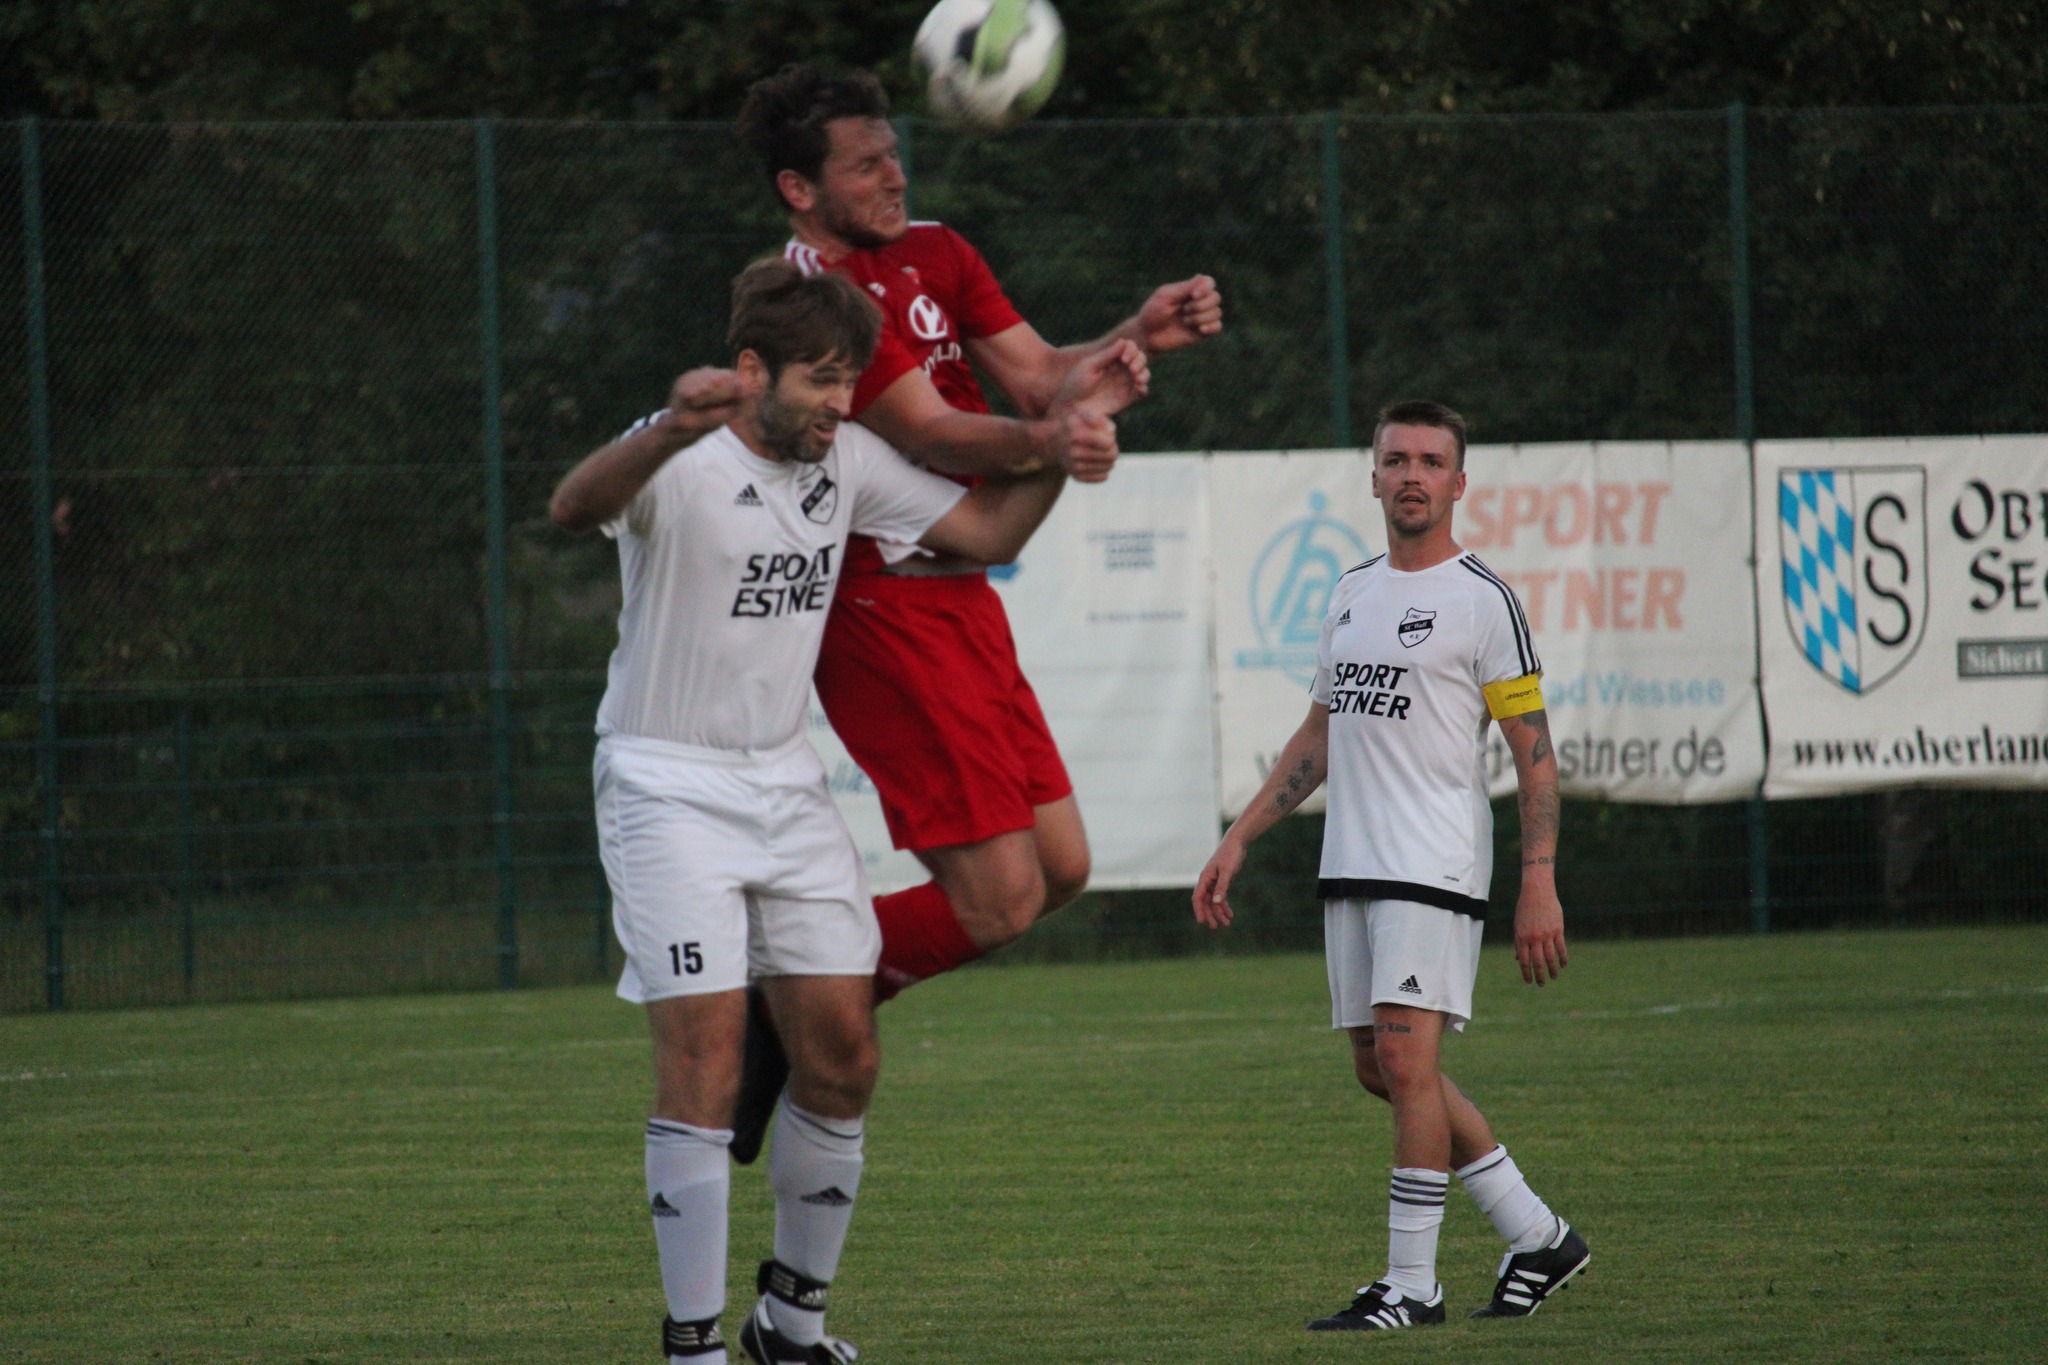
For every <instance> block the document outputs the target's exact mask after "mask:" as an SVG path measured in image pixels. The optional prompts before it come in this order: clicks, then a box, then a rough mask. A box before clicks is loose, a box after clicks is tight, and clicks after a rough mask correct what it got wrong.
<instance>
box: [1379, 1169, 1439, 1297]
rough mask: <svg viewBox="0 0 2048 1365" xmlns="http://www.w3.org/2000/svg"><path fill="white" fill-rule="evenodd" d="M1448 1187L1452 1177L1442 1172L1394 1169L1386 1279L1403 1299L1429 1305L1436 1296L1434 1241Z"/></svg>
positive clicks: (1388, 1228) (1388, 1191) (1389, 1200)
mask: <svg viewBox="0 0 2048 1365" xmlns="http://www.w3.org/2000/svg"><path fill="white" fill-rule="evenodd" d="M1450 1188H1451V1178H1450V1176H1448V1175H1446V1174H1445V1173H1444V1172H1442V1171H1430V1170H1424V1169H1423V1168H1421V1167H1419V1166H1396V1167H1395V1168H1394V1178H1393V1180H1392V1181H1391V1182H1389V1184H1388V1186H1387V1275H1386V1280H1387V1283H1388V1284H1390V1285H1392V1286H1394V1288H1396V1289H1398V1290H1400V1291H1401V1296H1402V1297H1403V1298H1409V1299H1414V1300H1416V1301H1417V1302H1420V1303H1428V1302H1429V1301H1430V1300H1431V1299H1433V1298H1435V1297H1436V1240H1437V1235H1438V1234H1439V1233H1441V1232H1442V1231H1443V1226H1444V1195H1445V1193H1446V1192H1448V1191H1449V1189H1450Z"/></svg>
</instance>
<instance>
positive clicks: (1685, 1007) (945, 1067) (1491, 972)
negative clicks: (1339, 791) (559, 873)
mask: <svg viewBox="0 0 2048 1365" xmlns="http://www.w3.org/2000/svg"><path fill="white" fill-rule="evenodd" d="M1327 1009H1328V1007H1327V1004H1326V1003H1325V998H1324V994H1323V984H1322V966H1321V962H1320V961H1319V960H1318V959H1316V958H1313V957H1305V956H1289V957H1252V958H1198V959H1182V960H1179V961H1171V962H1156V963H1139V964H1131V965H1115V966H1018V967H1012V968H1005V969H994V970H978V971H972V972H967V973H962V974H960V975H958V976H956V977H953V978H951V979H947V980H942V981H937V982H933V983H930V984H928V985H926V986H923V987H920V988H919V989H918V990H916V991H914V992H912V993H911V994H909V995H907V996H905V997H904V998H903V999H902V1000H900V1001H898V1002H896V1003H895V1004H893V1005H891V1006H889V1007H888V1008H887V1009H886V1010H885V1011H884V1015H883V1017H884V1021H885V1022H884V1047H885V1062H884V1075H883V1081H882V1088H881V1091H880V1093H879V1095H878V1097H877V1101H876V1105H875V1111H874V1114H873V1117H872V1121H871V1123H870V1129H869V1131H870V1137H869V1142H868V1168H867V1175H866V1178H865V1179H866V1183H865V1184H864V1185H863V1187H862V1193H861V1207H860V1213H859V1216H858V1217H857V1219H856V1220H855V1225H854V1238H853V1242H852V1244H851V1247H850V1249H849V1252H848V1255H847V1258H846V1263H845V1265H844V1267H843V1269H842V1273H841V1277H840V1280H839V1284H838V1288H837V1290H836V1292H835V1301H836V1306H835V1308H834V1315H833V1328H834V1330H835V1331H837V1332H840V1333H842V1334H844V1335H846V1336H848V1337H850V1338H852V1339H853V1340H855V1341H857V1342H859V1343H861V1345H862V1347H863V1352H864V1359H866V1360H869V1361H873V1362H876V1365H888V1362H895V1361H902V1362H919V1363H920V1365H924V1363H930V1365H939V1363H941V1362H962V1363H963V1365H964V1363H965V1362H990V1361H1017V1362H1024V1361H1031V1362H1043V1361H1059V1362H1091V1361H1100V1362H1140V1361H1173V1362H1186V1361H1217V1362H1237V1361H1267V1360H1272V1361H1309V1362H1322V1361H1352V1360H1359V1359H1366V1358H1370V1359H1374V1360H1385V1361H1404V1362H1407V1361H1454V1360H1455V1361H1459V1362H1486V1361H1496V1360H1499V1361H1510V1360H1512V1361H1536V1360H1571V1361H1583V1362H1606V1361H1646V1362H1648V1361H1656V1362H1670V1361H1685V1362H1700V1361H1714V1360H1730V1361H1735V1360H1740V1361H1772V1362H1778V1361H1784V1362H1791V1361H1845V1362H1846V1361H1858V1362H1866V1361H1923V1360H1954V1361H2020V1360H2041V1359H2043V1358H2044V1356H2048V1295H2044V1294H2043V1292H2042V1284H2043V1276H2042V1266H2043V1265H2044V1263H2048V1233H2044V1226H2048V926H2029V927H2019V928H1987V929H1965V930H1942V931H1927V932H1910V933H1877V932H1869V933H1854V934H1828V935H1810V936H1806V935H1801V936H1781V937H1773V938H1768V939H1747V938H1740V939H1708V940H1673V941H1654V942H1632V943H1589V944H1585V945H1582V946H1580V947H1579V948H1578V949H1577V950H1576V952H1575V954H1574V956H1573V960H1572V966H1571V969H1570V970H1569V972H1568V973H1567V974H1566V977H1565V979H1564V980H1563V981H1561V982H1560V983H1558V984H1557V985H1555V986H1552V987H1550V988H1547V989H1545V990H1543V991H1541V992H1538V991H1535V990H1532V989H1529V988H1527V987H1525V986H1522V985H1521V984H1520V982H1519V980H1517V979H1515V978H1514V970H1513V963H1512V959H1511V958H1509V957H1508V956H1506V955H1505V954H1502V953H1499V952H1496V951H1494V950H1489V951H1488V954H1487V958H1486V962H1485V965H1484V967H1483V969H1482V973H1481V986H1480V998H1479V1004H1478V1013H1479V1016H1480V1022H1479V1023H1478V1024H1475V1025H1474V1026H1473V1028H1472V1030H1471V1031H1470V1032H1469V1033H1468V1034H1467V1035H1466V1036H1465V1037H1464V1038H1462V1039H1459V1040H1456V1041H1454V1042H1453V1043H1451V1044H1450V1047H1449V1052H1448V1060H1447V1067H1448V1069H1449V1070H1450V1071H1451V1073H1452V1074H1453V1075H1454V1076H1456V1077H1457V1078H1458V1079H1459V1080H1460V1082H1461V1083H1462V1084H1464V1085H1465V1087H1466V1089H1467V1090H1468V1091H1470V1092H1471V1093H1472V1094H1473V1095H1474V1096H1475V1098H1477V1099H1478V1100H1479V1101H1480V1103H1481V1104H1482V1105H1483V1106H1484V1107H1485V1108H1486V1109H1487V1110H1488V1112H1489V1114H1490V1116H1491V1117H1492V1118H1493V1120H1494V1122H1495V1125H1496V1127H1497V1128H1498V1129H1499V1130H1500V1132H1501V1134H1502V1135H1503V1137H1504V1139H1505V1140H1506V1141H1507V1142H1508V1144H1509V1146H1510V1148H1511V1149H1512V1150H1513V1151H1514V1152H1515V1154H1516V1157H1517V1159H1518V1161H1519V1162H1520V1164H1521V1165H1522V1167H1523V1169H1524V1170H1525V1171H1527V1172H1528V1173H1529V1174H1530V1176H1531V1178H1532V1181H1533V1182H1534V1183H1535V1184H1536V1186H1537V1188H1538V1189H1539V1191H1541V1192H1542V1193H1543V1194H1545V1195H1546V1197H1548V1198H1549V1199H1550V1201H1551V1202H1552V1203H1553V1204H1554V1205H1555V1206H1556V1207H1557V1208H1558V1209H1559V1210H1560V1211H1561V1212H1563V1213H1564V1214H1565V1215H1566V1216H1567V1217H1569V1218H1571V1219H1572V1220H1573V1221H1574V1222H1576V1223H1577V1224H1578V1225H1579V1226H1580V1227H1581V1228H1582V1229H1583V1230H1584V1231H1585V1233H1586V1234H1587V1236H1588V1238H1589V1239H1590V1240H1591V1242H1592V1246H1593V1252H1594V1261H1593V1265H1592V1268H1591V1269H1590V1270H1589V1271H1588V1272H1587V1273H1586V1274H1585V1275H1584V1276H1583V1277H1581V1279H1580V1281H1579V1282H1578V1283H1577V1284H1576V1285H1575V1286H1574V1287H1573V1289H1572V1290H1571V1291H1570V1292H1569V1293H1567V1294H1565V1295H1563V1296H1561V1297H1560V1298H1559V1299H1558V1300H1556V1301H1555V1302H1553V1303H1552V1304H1551V1305H1549V1306H1548V1307H1546V1308H1545V1310H1544V1311H1543V1312H1542V1313H1541V1314H1539V1315H1538V1316H1537V1317H1535V1318H1533V1319H1530V1320H1527V1321H1522V1322H1494V1323H1468V1322H1465V1321H1463V1314H1464V1312H1465V1311H1467V1310H1469V1309H1470V1308H1472V1307H1474V1306H1476V1305H1477V1304H1478V1303H1479V1302H1481V1301H1482V1300H1483V1299H1484V1298H1485V1297H1486V1294H1487V1292H1488V1290H1489V1288H1490V1285H1491V1280H1492V1274H1493V1270H1494V1267H1495V1264H1496V1261H1497V1258H1498V1255H1499V1249H1498V1246H1497V1243H1496V1242H1495V1240H1494V1238H1493V1235H1492V1232H1491V1230H1490V1229H1489V1228H1488V1227H1487V1226H1486V1225H1485V1222H1484V1220H1483V1219H1482V1218H1481V1217H1480V1216H1479V1214H1478V1213H1477V1212H1476V1211H1475V1210H1474V1209H1473V1207H1472V1206H1471V1204H1470V1202H1469V1201H1468V1200H1466V1199H1465V1198H1464V1196H1463V1195H1462V1194H1461V1193H1458V1192H1456V1191H1454V1192H1453V1194H1452V1197H1451V1205H1450V1212H1449V1215H1448V1218H1447V1220H1446V1224H1445V1230H1444V1238H1443V1246H1442V1254H1441V1258H1440V1266H1441V1269H1442V1274H1443V1278H1444V1281H1445V1284H1446V1287H1447V1289H1448V1291H1449V1294H1450V1297H1451V1310H1452V1318H1453V1321H1452V1324H1451V1325H1450V1326H1448V1327H1446V1328H1441V1329H1435V1330H1431V1331H1427V1332H1410V1333H1403V1334H1399V1335H1398V1336H1391V1337H1378V1336H1375V1337H1364V1338H1361V1337H1354V1336H1350V1335H1348V1334H1346V1335H1343V1336H1337V1337H1330V1336H1316V1337H1310V1336H1309V1335H1308V1334H1306V1333H1304V1332H1303V1331H1302V1330H1301V1325H1302V1323H1303V1322H1304V1321H1305V1320H1306V1319H1307V1318H1309V1317H1310V1316H1313V1315H1315V1314H1318V1313H1322V1312H1326V1311H1328V1310H1330V1309H1332V1308H1335V1307H1337V1306H1339V1305H1341V1304H1342V1303H1343V1302H1345V1301H1346V1299H1347V1297H1348V1296H1349V1294H1350V1292H1351V1290H1352V1289H1353V1288H1355V1287H1356V1286H1357V1285H1358V1284H1361V1283H1363V1282H1365V1281H1366V1280H1369V1279H1371V1278H1373V1277H1374V1276H1375V1275H1376V1274H1377V1273H1378V1271H1379V1270H1380V1269H1381V1268H1382V1266H1383V1264H1384V1256H1385V1250H1386V1241H1385V1228H1384V1218H1385V1210H1386V1193H1385V1192H1386V1170H1387V1165H1388V1156H1389V1141H1388V1125H1387V1122H1386V1119H1385V1116H1384V1114H1383V1112H1382V1111H1381V1110H1380V1109H1379V1107H1378V1104H1377V1102H1376V1101H1372V1100H1370V1099H1369V1098H1368V1097H1365V1096H1364V1095H1363V1094H1362V1093H1361V1092H1360V1091H1358V1090H1357V1088H1356V1086H1355V1085H1354V1083H1353V1082H1352V1081H1351V1080H1350V1077H1349V1068H1348V1063H1347V1059H1346V1053H1345V1049H1344V1047H1343V1045H1342V1042H1341V1040H1340V1039H1339V1038H1338V1037H1336V1036H1334V1035H1332V1034H1331V1033H1330V1032H1329V1031H1328V1029H1327V1028H1326V1027H1325V1025H1326V1023H1327V1018H1328V1015H1327ZM642 1029H643V1025H642V1023H641V1021H640V1019H639V1017H638V1015H637V1013H636V1012H635V1011H634V1010H632V1009H630V1008H628V1007H627V1006H625V1005H622V1004H619V1003H618V1002H616V1001H614V1000H612V999H611V998H610V997H609V995H608V994H607V993H605V992H603V991H601V990H596V989H563V990H546V991H528V992H523V993H516V994H493V995H443V996H424V997H409V998H383V999H364V1000H341V1001H331V1002H319V1003H291V1004H265V1005H240V1006H222V1007H195V1008H188V1009H168V1010H148V1011H143V1010H137V1011H126V1012H118V1013H97V1014H93V1013H87V1014H74V1015H59V1016H50V1015H41V1016H20V1017H12V1018H5V1019H0V1150H4V1159H0V1360H4V1361H8V1362H14V1361H22V1362H66V1365H69V1363H70V1362H96V1361H113V1360H120V1361H139V1362H148V1361H168V1362H242V1361H249V1362H256V1361H261V1362H265V1363H266V1365H276V1363H277V1362H290V1363H291V1365H300V1363H301V1362H304V1363H307V1365H310V1363H311V1362H322V1363H323V1365H324V1363H325V1362H355V1361H394V1362H396V1361H404V1362H433V1361H491V1362H512V1361H519V1362H525V1361H534V1362H552V1361H579V1362H590V1361H628V1362H631V1361H653V1360H656V1359H658V1358H659V1356H658V1352H657V1351H656V1350H655V1349H654V1343H655V1341H656V1332H657V1328H658V1324H659V1321H660V1317H661V1302H660V1290H659V1281H658V1279H657V1276H656V1272H655V1264H654V1250H653V1238H652V1235H651V1234H650V1232H649V1225H648V1220H647V1217H646V1214H645V1212H644V1209H643V1202H644V1195H643V1192H642V1188H641V1177H640V1161H641V1144H640V1129H641V1121H642V1119H643V1118H644V1116H645V1113H646V1108H645V1106H646V1101H647V1093H648V1082H647V1076H646V1071H647V1045H646V1042H645V1039H644V1036H643V1032H642ZM734 1213H735V1221H734V1231H733V1246H734V1254H735V1261H734V1265H733V1271H732V1283H733V1287H734V1299H733V1302H734V1305H735V1306H737V1305H740V1304H742V1303H744V1302H745V1291H746V1290H747V1288H748V1287H749V1286H751V1284H752V1271H753V1263H754V1262H755V1260H757V1259H758V1258H759V1257H761V1256H763V1255H765V1254H766V1252H767V1247H768V1240H769V1228H770V1210H769V1196H768V1192H767V1188H766V1180H765V1175H764V1173H763V1171H762V1169H761V1168H760V1167H754V1168H749V1169H745V1170H742V1171H740V1172H738V1173H737V1175H736V1178H735V1181H734ZM737 1316H738V1314H737V1313H736V1312H733V1311H729V1312H728V1314H727V1323H728V1326H729V1327H730V1326H731V1325H733V1324H734V1323H736V1321H737Z"/></svg>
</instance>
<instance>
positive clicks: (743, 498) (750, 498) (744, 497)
mask: <svg viewBox="0 0 2048 1365" xmlns="http://www.w3.org/2000/svg"><path fill="white" fill-rule="evenodd" d="M732 505H733V506H734V507H759V506H760V505H761V495H760V494H759V493H756V492H755V491H754V485H752V484H748V485H747V486H746V487H745V488H742V489H741V490H740V494H739V496H738V497H736V498H734V499H733V500H732Z"/></svg>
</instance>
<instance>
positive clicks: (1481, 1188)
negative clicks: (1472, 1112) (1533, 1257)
mask: <svg viewBox="0 0 2048 1365" xmlns="http://www.w3.org/2000/svg"><path fill="white" fill-rule="evenodd" d="M1458 1179H1460V1180H1462V1181H1464V1182H1465V1193H1467V1194H1469V1195H1471V1196H1472V1202H1473V1203H1475V1204H1477V1205H1478V1206H1479V1211H1480V1212H1481V1213H1483V1214H1485V1215H1486V1216H1487V1218H1488V1219H1489V1220H1490V1221H1491V1222H1492V1223H1493V1230H1494V1231H1495V1232H1497V1233H1499V1234H1500V1235H1501V1236H1502V1237H1504V1238H1506V1239H1507V1243H1508V1250H1509V1251H1511V1252H1515V1251H1537V1250H1540V1249H1541V1248H1543V1247H1547V1246H1549V1245H1550V1243H1551V1241H1552V1240H1553V1239H1554V1238H1555V1237H1556V1236H1557V1230H1558V1226H1559V1220H1558V1217H1557V1215H1556V1214H1554V1213H1552V1212H1551V1211H1550V1206H1549V1205H1548V1204H1545V1203H1544V1202H1543V1201H1542V1200H1541V1199H1538V1198H1537V1197H1536V1191H1534V1190H1532V1189H1530V1188H1529V1182H1528V1181H1527V1180H1524V1179H1523V1178H1522V1172H1521V1171H1520V1170H1519V1169H1517V1167H1516V1166H1515V1159H1514V1158H1513V1157H1511V1156H1509V1155H1508V1149H1507V1148H1505V1147H1495V1148H1494V1149H1493V1150H1492V1151H1490V1152H1488V1153H1487V1154H1486V1155H1485V1156H1483V1157H1480V1158H1479V1160H1477V1161H1475V1162H1473V1163H1472V1164H1471V1165H1470V1166H1466V1167H1464V1168H1463V1169H1461V1170H1460V1171H1459V1172H1458Z"/></svg>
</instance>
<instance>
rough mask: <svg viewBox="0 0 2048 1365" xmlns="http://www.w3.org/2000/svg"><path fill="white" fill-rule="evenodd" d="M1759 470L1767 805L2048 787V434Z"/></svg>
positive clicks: (1826, 449) (1759, 453)
mask: <svg viewBox="0 0 2048 1365" xmlns="http://www.w3.org/2000/svg"><path fill="white" fill-rule="evenodd" d="M1755 458H1756V499H1755V516H1756V529H1757V566H1756V592H1757V619H1758V621H1759V622H1760V623H1762V629H1761V630H1760V631H1759V634H1758V657H1757V671H1758V676H1759V679H1760V681H1761V685H1762V691H1763V703H1764V713H1765V715H1766V717H1767V718H1768V721H1769V731H1770V753H1769V758H1768V762H1767V765H1766V772H1767V776H1766V779H1765V783H1764V795H1765V796H1767V797H1799V796H1826V795H1833V794H1836V793H1842V792H1855V791H1871V790H1880V789H1883V788H1887V787H1904V786H1925V785H1936V784H1939V785H1945V786H1966V787H2040V786H2048V437H2042V436H1981V437H1977V436H1972V437H1933V438H1923V437H1911V438H1907V437H1900V438H1894V439H1885V440H1858V441H1759V442H1757V445H1756V457H1755ZM1773 619H1775V620H1778V621H1782V622H1783V623H1784V625H1783V627H1782V628H1778V627H1775V626H1773V625H1772V624H1771V623H1772V621H1773Z"/></svg>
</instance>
